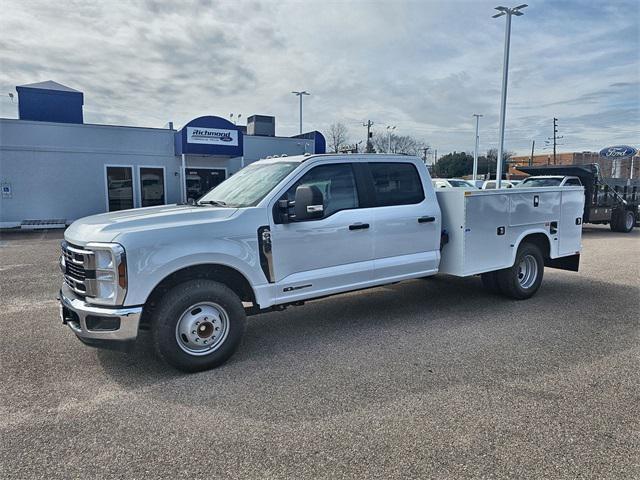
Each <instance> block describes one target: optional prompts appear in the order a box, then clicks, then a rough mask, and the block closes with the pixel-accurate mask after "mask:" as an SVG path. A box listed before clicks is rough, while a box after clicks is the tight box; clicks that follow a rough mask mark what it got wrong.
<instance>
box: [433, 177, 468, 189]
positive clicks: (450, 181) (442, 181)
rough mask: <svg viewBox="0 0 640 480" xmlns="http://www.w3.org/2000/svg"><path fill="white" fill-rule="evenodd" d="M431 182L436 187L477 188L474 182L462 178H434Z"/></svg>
mask: <svg viewBox="0 0 640 480" xmlns="http://www.w3.org/2000/svg"><path fill="white" fill-rule="evenodd" d="M431 183H432V184H433V186H434V188H476V187H474V186H473V184H471V183H470V182H468V181H467V180H463V179H461V178H433V179H431Z"/></svg>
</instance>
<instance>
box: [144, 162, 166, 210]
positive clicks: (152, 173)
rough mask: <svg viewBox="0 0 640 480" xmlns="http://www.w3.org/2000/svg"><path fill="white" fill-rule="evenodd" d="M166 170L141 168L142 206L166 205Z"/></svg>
mask: <svg viewBox="0 0 640 480" xmlns="http://www.w3.org/2000/svg"><path fill="white" fill-rule="evenodd" d="M165 203H166V202H165V191H164V168H161V167H140V206H142V207H153V206H155V205H164V204H165Z"/></svg>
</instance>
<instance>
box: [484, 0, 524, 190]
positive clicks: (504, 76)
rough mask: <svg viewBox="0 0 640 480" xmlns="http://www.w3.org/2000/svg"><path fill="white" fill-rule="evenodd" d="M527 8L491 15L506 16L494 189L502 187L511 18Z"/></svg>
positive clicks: (500, 9)
mask: <svg viewBox="0 0 640 480" xmlns="http://www.w3.org/2000/svg"><path fill="white" fill-rule="evenodd" d="M525 7H527V4H526V3H524V4H522V5H518V6H517V7H513V8H507V7H496V8H495V9H496V10H498V12H499V13H496V14H495V15H493V17H492V18H498V17H501V16H503V15H506V16H507V25H506V28H505V32H504V61H503V63H502V98H501V100H500V127H499V129H500V140H499V142H498V164H497V165H496V188H500V187H501V186H502V155H503V148H504V117H505V114H506V109H507V77H508V75H509V43H510V41H511V16H512V15H515V16H516V17H519V16H521V15H524V14H523V13H522V12H521V11H520V10H522V9H523V8H525Z"/></svg>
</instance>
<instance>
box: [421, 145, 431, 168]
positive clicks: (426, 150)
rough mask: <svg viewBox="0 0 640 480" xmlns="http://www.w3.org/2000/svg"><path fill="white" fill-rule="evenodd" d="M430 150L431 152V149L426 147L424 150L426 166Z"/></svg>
mask: <svg viewBox="0 0 640 480" xmlns="http://www.w3.org/2000/svg"><path fill="white" fill-rule="evenodd" d="M429 150H431V147H424V148H423V149H422V151H423V152H424V157H423V158H424V164H425V165H426V164H427V153H428V152H429Z"/></svg>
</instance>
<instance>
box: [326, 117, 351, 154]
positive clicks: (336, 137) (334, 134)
mask: <svg viewBox="0 0 640 480" xmlns="http://www.w3.org/2000/svg"><path fill="white" fill-rule="evenodd" d="M346 144H347V127H346V126H345V125H344V123H340V122H336V123H332V124H331V126H329V146H330V147H331V149H332V150H331V151H332V152H336V153H337V152H339V151H340V148H341V147H343V146H345V145H346Z"/></svg>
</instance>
